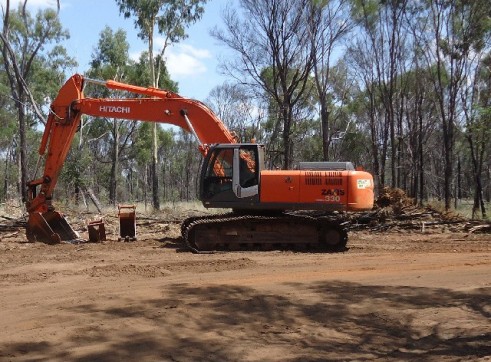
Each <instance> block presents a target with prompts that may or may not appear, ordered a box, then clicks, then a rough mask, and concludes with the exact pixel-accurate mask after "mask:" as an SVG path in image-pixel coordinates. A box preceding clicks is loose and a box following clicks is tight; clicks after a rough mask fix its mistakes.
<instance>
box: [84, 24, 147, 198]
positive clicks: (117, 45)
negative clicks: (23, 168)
mask: <svg viewBox="0 0 491 362" xmlns="http://www.w3.org/2000/svg"><path fill="white" fill-rule="evenodd" d="M128 51H129V44H128V41H127V40H126V32H125V31H123V30H121V29H119V30H117V31H116V32H113V30H112V29H111V28H109V27H108V26H106V27H105V28H104V30H102V32H101V33H100V37H99V41H98V44H97V47H96V48H95V49H94V53H93V54H92V61H91V69H90V70H89V76H90V77H92V78H101V79H113V80H116V81H121V80H122V79H123V78H125V77H128V73H129V72H130V71H129V67H131V66H133V64H132V63H131V62H130V59H129V53H128ZM99 96H100V97H107V96H108V92H107V91H106V90H104V93H102V94H99ZM103 122H104V123H106V122H105V120H104V121H103ZM107 123H108V124H107V126H108V129H107V130H104V129H103V130H102V131H103V132H104V133H106V134H107V137H103V138H101V139H102V140H104V141H105V142H109V143H110V144H111V152H110V164H111V171H110V179H109V202H110V203H111V204H113V205H116V203H117V184H118V175H119V174H120V167H119V166H120V161H121V159H122V157H123V155H124V151H125V149H126V148H127V147H128V146H129V144H130V141H131V136H132V133H133V131H134V130H135V129H136V126H137V124H136V122H130V123H128V122H125V121H123V120H118V119H112V120H111V121H109V122H107Z"/></svg>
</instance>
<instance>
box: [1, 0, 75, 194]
mask: <svg viewBox="0 0 491 362" xmlns="http://www.w3.org/2000/svg"><path fill="white" fill-rule="evenodd" d="M2 10H3V19H2V20H3V28H2V32H1V33H0V40H1V41H2V47H1V50H2V58H3V65H4V70H5V73H6V75H7V79H8V84H9V88H10V95H11V97H12V99H13V100H14V102H15V107H16V111H17V121H18V134H19V145H18V146H19V156H20V162H19V163H20V177H19V188H20V193H21V195H22V198H23V199H24V200H25V199H26V196H27V191H26V189H25V187H24V185H25V184H26V181H27V179H28V156H29V154H28V142H27V138H26V134H27V131H28V129H29V128H30V126H31V125H32V124H33V123H35V121H38V122H41V123H44V119H45V115H44V114H43V112H42V111H41V108H40V107H39V106H38V104H39V103H42V102H43V100H47V99H49V97H47V96H48V95H53V94H55V92H56V89H57V88H58V86H59V82H60V81H61V80H62V79H63V78H64V75H62V73H63V70H64V69H65V68H66V67H70V66H73V65H75V64H76V63H75V61H74V60H73V59H72V58H71V57H69V56H68V55H67V53H66V51H65V50H64V48H63V47H62V46H60V45H57V44H59V43H60V42H62V41H63V40H65V39H67V38H68V37H69V33H68V31H67V30H65V29H63V27H62V24H61V23H60V20H59V18H58V14H57V12H56V11H55V10H53V9H45V10H39V11H38V12H37V14H36V15H35V16H34V17H33V16H32V15H31V14H30V12H29V11H28V10H27V0H24V1H23V2H22V3H20V4H19V7H18V8H17V9H16V10H12V9H11V8H10V2H9V1H7V2H6V5H5V7H4V8H2ZM38 76H39V77H40V78H39V79H38V78H37V77H38ZM33 87H36V88H37V89H38V90H39V92H38V96H39V95H40V94H41V93H43V95H42V97H43V98H41V99H39V98H38V99H36V94H35V92H34V91H33V89H32V88H33ZM41 90H42V92H41ZM28 105H29V106H28ZM29 119H30V120H31V121H32V122H31V124H28V120H29Z"/></svg>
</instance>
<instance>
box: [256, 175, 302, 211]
mask: <svg viewBox="0 0 491 362" xmlns="http://www.w3.org/2000/svg"><path fill="white" fill-rule="evenodd" d="M259 189H260V191H259V193H260V194H259V199H260V200H261V203H269V202H278V203H298V202H300V171H261V184H260V187H259Z"/></svg>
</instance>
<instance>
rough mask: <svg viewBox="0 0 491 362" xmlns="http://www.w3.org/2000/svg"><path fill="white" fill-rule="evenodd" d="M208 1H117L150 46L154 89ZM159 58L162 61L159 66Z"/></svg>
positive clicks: (155, 192) (155, 197) (156, 184)
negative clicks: (158, 42)
mask: <svg viewBox="0 0 491 362" xmlns="http://www.w3.org/2000/svg"><path fill="white" fill-rule="evenodd" d="M205 3H206V0H116V4H117V5H118V6H119V10H120V12H121V13H122V14H123V15H124V17H125V18H130V17H133V18H134V21H135V27H136V28H137V29H139V33H138V36H139V37H140V38H141V39H142V40H144V41H145V42H147V44H148V64H149V67H150V75H151V81H152V86H154V87H156V85H157V84H158V83H159V76H160V70H161V69H162V68H161V66H162V65H163V62H162V61H163V60H164V59H165V58H164V55H165V51H166V49H167V47H168V46H169V45H170V44H173V43H177V42H179V41H180V40H182V39H185V38H186V36H187V35H186V31H185V30H186V27H187V26H189V25H190V24H192V23H194V22H196V21H197V20H199V19H200V18H201V16H202V14H203V11H204V8H203V4H205ZM155 30H157V33H158V34H160V35H163V37H164V41H163V46H162V48H161V49H160V52H159V54H158V56H157V57H155V56H154V42H155ZM155 59H158V60H159V61H158V62H157V63H155ZM157 154H158V146H157V124H154V128H153V157H152V173H153V175H152V185H153V194H152V195H153V199H152V200H153V206H154V208H155V209H157V210H158V209H159V208H160V201H159V192H158V188H159V182H158V172H157V166H158V157H157V156H158V155H157Z"/></svg>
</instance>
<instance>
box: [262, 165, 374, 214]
mask: <svg viewBox="0 0 491 362" xmlns="http://www.w3.org/2000/svg"><path fill="white" fill-rule="evenodd" d="M259 198H260V205H259V206H260V207H261V208H272V207H273V206H275V205H276V206H277V208H279V209H284V210H287V209H290V210H326V211H334V210H338V211H362V210H370V209H371V208H372V207H373V200H374V195H373V178H372V176H371V175H370V174H369V173H367V172H363V171H303V170H302V171H299V170H288V171H283V170H282V171H262V172H261V184H260V191H259Z"/></svg>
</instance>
